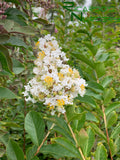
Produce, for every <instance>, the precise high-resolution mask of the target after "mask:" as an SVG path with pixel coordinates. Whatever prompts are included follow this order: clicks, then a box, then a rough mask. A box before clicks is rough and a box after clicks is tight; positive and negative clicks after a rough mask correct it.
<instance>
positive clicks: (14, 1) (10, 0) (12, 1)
mask: <svg viewBox="0 0 120 160" xmlns="http://www.w3.org/2000/svg"><path fill="white" fill-rule="evenodd" d="M5 2H11V3H15V4H20V3H19V1H18V0H5Z"/></svg>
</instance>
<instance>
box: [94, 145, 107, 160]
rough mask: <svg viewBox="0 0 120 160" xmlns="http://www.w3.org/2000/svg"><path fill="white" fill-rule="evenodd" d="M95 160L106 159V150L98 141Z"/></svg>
mask: <svg viewBox="0 0 120 160" xmlns="http://www.w3.org/2000/svg"><path fill="white" fill-rule="evenodd" d="M95 160H107V150H106V149H105V147H104V145H103V144H102V143H98V146H97V150H96V152H95Z"/></svg>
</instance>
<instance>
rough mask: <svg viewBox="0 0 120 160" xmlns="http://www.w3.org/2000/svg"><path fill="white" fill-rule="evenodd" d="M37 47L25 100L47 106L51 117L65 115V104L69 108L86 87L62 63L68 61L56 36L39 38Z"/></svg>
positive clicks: (74, 72)
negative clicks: (32, 74) (58, 113)
mask: <svg viewBox="0 0 120 160" xmlns="http://www.w3.org/2000/svg"><path fill="white" fill-rule="evenodd" d="M36 48H37V50H38V58H37V59H36V60H35V61H34V64H35V65H36V67H34V68H33V73H34V74H35V76H34V78H32V79H31V80H30V81H29V82H28V84H27V85H26V86H25V91H24V92H23V95H24V96H25V100H26V101H31V102H32V103H36V102H37V101H42V102H43V104H44V105H47V106H48V107H49V109H50V113H51V115H54V114H55V113H56V112H60V113H62V114H64V113H65V108H64V105H67V104H70V105H72V104H73V99H74V98H75V97H77V96H78V94H80V96H82V97H83V96H84V94H85V87H86V86H87V84H86V82H85V80H84V79H82V78H80V75H79V72H78V71H77V70H76V69H72V68H71V67H70V66H69V65H68V64H65V63H64V62H67V61H68V60H69V59H68V58H67V57H66V54H65V53H64V52H62V51H61V48H60V47H59V45H58V42H57V41H56V39H55V37H53V36H51V35H50V34H48V35H46V36H45V37H44V38H40V39H39V41H38V42H37V43H36ZM31 97H32V98H31Z"/></svg>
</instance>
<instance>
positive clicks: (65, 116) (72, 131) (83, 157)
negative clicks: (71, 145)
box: [64, 114, 85, 160]
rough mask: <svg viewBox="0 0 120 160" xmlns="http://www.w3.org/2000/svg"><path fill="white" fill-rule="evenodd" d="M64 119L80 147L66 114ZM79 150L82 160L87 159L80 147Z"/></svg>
mask: <svg viewBox="0 0 120 160" xmlns="http://www.w3.org/2000/svg"><path fill="white" fill-rule="evenodd" d="M64 117H65V120H66V122H67V123H68V127H69V129H70V131H71V134H72V136H73V139H74V141H75V143H76V146H77V147H78V142H77V139H76V137H75V134H74V132H73V130H72V128H71V126H70V123H69V122H68V119H67V116H66V114H64ZM78 150H79V152H80V155H81V157H82V159H83V160H85V157H84V155H83V153H82V150H81V148H80V146H79V147H78Z"/></svg>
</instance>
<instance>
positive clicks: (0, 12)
mask: <svg viewBox="0 0 120 160" xmlns="http://www.w3.org/2000/svg"><path fill="white" fill-rule="evenodd" d="M9 7H10V5H8V4H7V3H6V2H3V3H2V2H0V19H5V18H6V17H7V15H4V13H5V11H6V9H8V8H9Z"/></svg>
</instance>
